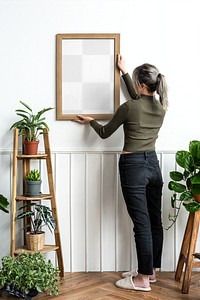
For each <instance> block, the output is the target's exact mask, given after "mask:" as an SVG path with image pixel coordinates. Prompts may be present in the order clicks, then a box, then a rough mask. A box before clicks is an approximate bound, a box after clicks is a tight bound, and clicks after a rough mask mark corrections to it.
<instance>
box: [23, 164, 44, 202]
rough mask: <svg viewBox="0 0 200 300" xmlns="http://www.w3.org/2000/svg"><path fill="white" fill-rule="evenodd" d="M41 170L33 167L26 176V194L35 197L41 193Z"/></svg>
mask: <svg viewBox="0 0 200 300" xmlns="http://www.w3.org/2000/svg"><path fill="white" fill-rule="evenodd" d="M41 183H42V180H41V178H40V171H39V170H36V169H33V170H31V171H30V172H29V173H28V174H27V176H26V177H25V195H27V196H30V197H34V196H39V195H40V194H41Z"/></svg>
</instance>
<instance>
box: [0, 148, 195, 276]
mask: <svg viewBox="0 0 200 300" xmlns="http://www.w3.org/2000/svg"><path fill="white" fill-rule="evenodd" d="M157 154H158V159H159V161H160V166H161V170H162V174H163V181H164V187H163V206H162V207H163V226H164V228H167V227H168V226H169V225H170V222H169V220H168V214H169V212H171V213H173V211H172V209H171V204H170V198H171V192H170V191H169V190H168V182H169V172H170V171H171V170H173V169H175V168H176V163H175V152H174V151H167V152H164V151H163V152H162V151H160V152H159V151H158V153H157ZM119 155H120V153H117V152H113V151H107V152H104V151H92V152H87V151H80V152H77V151H76V152H69V151H67V152H63V151H62V152H59V151H58V152H53V153H52V167H53V175H54V183H55V191H56V198H57V208H58V216H59V227H60V233H61V242H62V251H63V259H64V269H65V272H77V271H86V272H89V271H124V270H130V269H131V268H137V258H136V250H135V242H134V237H133V226H132V223H131V221H130V218H129V216H128V214H127V211H126V206H125V203H124V200H123V196H122V192H121V186H120V179H119V173H118V160H119ZM0 165H1V174H2V175H3V176H1V181H0V192H1V193H2V194H4V195H5V196H6V197H7V198H8V200H9V201H10V210H11V200H10V199H11V185H12V152H9V151H7V152H0ZM33 167H34V168H35V167H37V168H40V170H41V173H42V192H43V193H48V182H47V176H46V166H45V162H44V161H40V162H39V163H36V162H33ZM19 171H20V170H19ZM18 182H19V190H20V189H21V183H20V180H19V181H18ZM45 203H46V202H45ZM187 217H188V213H187V212H186V211H185V209H184V208H183V209H182V211H181V213H180V216H179V219H178V221H177V223H176V224H175V225H174V226H173V227H172V228H170V229H169V230H166V229H164V247H163V259H162V267H161V270H162V271H174V270H175V269H176V264H177V260H178V256H179V251H180V247H181V243H182V238H183V233H184V230H185V225H186V221H187ZM10 218H11V214H10V215H6V214H3V213H2V212H0V229H1V242H0V258H1V257H2V256H4V255H9V251H10ZM19 227H20V226H18V227H17V228H18V232H19V242H20V239H21V233H20V228H19ZM53 240H54V238H53V236H52V234H51V233H50V232H47V243H51V242H52V241H53ZM199 240H200V239H199ZM2 241H3V242H2ZM197 245H198V247H200V242H199V241H198V243H197ZM48 257H49V258H51V259H55V260H56V256H55V254H54V253H50V254H48Z"/></svg>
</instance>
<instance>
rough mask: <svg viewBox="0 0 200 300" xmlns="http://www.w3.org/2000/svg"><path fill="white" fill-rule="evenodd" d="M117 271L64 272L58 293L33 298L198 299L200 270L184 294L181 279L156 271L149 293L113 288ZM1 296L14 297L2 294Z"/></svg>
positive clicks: (80, 299)
mask: <svg viewBox="0 0 200 300" xmlns="http://www.w3.org/2000/svg"><path fill="white" fill-rule="evenodd" d="M120 275H121V273H114V272H103V273H66V274H65V278H64V279H63V282H62V284H61V285H60V288H59V296H57V297H55V296H54V297H51V296H48V295H46V294H39V295H38V296H36V297H35V298H33V299H34V300H44V299H45V300H47V299H49V300H65V299H67V300H113V299H116V300H117V299H118V300H129V299H130V300H132V299H137V300H143V299H146V300H169V299H170V300H174V299H175V300H184V299H187V300H200V273H199V272H195V273H193V274H192V280H191V284H190V290H189V293H188V294H182V293H181V285H182V284H181V282H177V281H175V280H174V273H171V272H158V273H157V282H156V283H154V284H151V287H152V291H151V292H136V291H129V290H122V289H119V288H117V287H115V282H116V281H117V280H118V279H120ZM2 299H10V300H11V299H12V300H13V299H16V298H13V297H8V296H6V295H4V296H3V298H2Z"/></svg>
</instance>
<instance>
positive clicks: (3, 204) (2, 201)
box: [0, 194, 9, 213]
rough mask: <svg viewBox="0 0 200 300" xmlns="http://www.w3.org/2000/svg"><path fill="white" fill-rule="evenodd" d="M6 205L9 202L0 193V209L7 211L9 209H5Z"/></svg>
mask: <svg viewBox="0 0 200 300" xmlns="http://www.w3.org/2000/svg"><path fill="white" fill-rule="evenodd" d="M8 205H9V202H8V200H7V198H6V197H4V196H3V195H2V194H0V210H1V211H3V212H5V213H9V211H8V210H7V208H8Z"/></svg>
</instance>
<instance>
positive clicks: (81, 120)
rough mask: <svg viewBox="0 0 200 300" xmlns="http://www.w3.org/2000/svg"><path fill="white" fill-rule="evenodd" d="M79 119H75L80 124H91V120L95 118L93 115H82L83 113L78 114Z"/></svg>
mask: <svg viewBox="0 0 200 300" xmlns="http://www.w3.org/2000/svg"><path fill="white" fill-rule="evenodd" d="M77 118H78V119H77V120H75V121H76V122H78V123H80V124H89V123H90V121H92V120H94V119H93V118H91V117H87V116H82V115H77Z"/></svg>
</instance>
